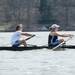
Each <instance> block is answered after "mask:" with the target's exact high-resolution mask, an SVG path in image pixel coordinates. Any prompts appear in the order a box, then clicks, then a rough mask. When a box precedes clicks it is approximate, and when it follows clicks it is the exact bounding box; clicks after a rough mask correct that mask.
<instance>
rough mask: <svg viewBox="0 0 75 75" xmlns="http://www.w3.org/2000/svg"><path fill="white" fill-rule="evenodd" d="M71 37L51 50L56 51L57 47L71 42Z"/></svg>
mask: <svg viewBox="0 0 75 75" xmlns="http://www.w3.org/2000/svg"><path fill="white" fill-rule="evenodd" d="M71 39H72V37H69V38H68V39H67V40H65V41H63V42H62V43H60V44H59V45H57V46H56V47H54V48H52V50H55V49H57V48H58V47H60V46H61V45H62V44H64V43H66V42H67V41H69V40H71Z"/></svg>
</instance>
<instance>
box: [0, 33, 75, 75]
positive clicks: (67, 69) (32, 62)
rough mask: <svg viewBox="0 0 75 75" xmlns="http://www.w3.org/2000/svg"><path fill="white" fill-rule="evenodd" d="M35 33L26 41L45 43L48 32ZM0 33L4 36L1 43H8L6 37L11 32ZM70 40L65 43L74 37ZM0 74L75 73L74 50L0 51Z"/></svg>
mask: <svg viewBox="0 0 75 75" xmlns="http://www.w3.org/2000/svg"><path fill="white" fill-rule="evenodd" d="M69 33H70V32H69ZM72 33H74V32H72ZM35 34H37V36H36V37H34V38H32V39H30V40H29V41H27V43H29V44H33V42H34V44H36V45H37V44H38V45H47V36H48V34H49V33H48V32H43V33H42V32H40V34H39V33H38V32H36V33H35ZM0 35H1V37H6V38H1V39H2V40H0V42H2V43H3V44H2V43H1V45H10V43H9V41H8V40H10V39H8V38H10V37H9V35H12V34H9V33H6V34H4V33H0ZM39 35H40V36H39ZM41 38H42V39H41ZM40 39H41V40H40ZM72 40H73V41H72ZM72 40H70V41H68V42H67V44H74V38H73V39H72ZM1 45H0V46H1ZM0 75H75V50H74V49H65V51H52V50H48V49H41V50H33V51H21V52H20V51H0Z"/></svg>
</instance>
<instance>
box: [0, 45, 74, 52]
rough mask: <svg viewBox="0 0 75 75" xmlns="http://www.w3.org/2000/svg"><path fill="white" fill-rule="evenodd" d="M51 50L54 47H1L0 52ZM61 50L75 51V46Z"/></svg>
mask: <svg viewBox="0 0 75 75" xmlns="http://www.w3.org/2000/svg"><path fill="white" fill-rule="evenodd" d="M43 48H46V49H51V48H52V47H48V46H32V47H16V48H14V47H0V50H13V51H23V50H36V49H43ZM59 48H70V49H75V46H74V45H64V46H61V47H59Z"/></svg>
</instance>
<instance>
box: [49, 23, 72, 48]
mask: <svg viewBox="0 0 75 75" xmlns="http://www.w3.org/2000/svg"><path fill="white" fill-rule="evenodd" d="M59 27H60V26H59V25H57V24H53V25H52V26H51V27H50V28H49V29H50V30H51V32H50V34H49V36H48V46H49V47H55V46H57V45H59V44H60V43H62V42H64V39H58V36H60V37H71V36H72V35H70V34H60V33H58V30H59Z"/></svg>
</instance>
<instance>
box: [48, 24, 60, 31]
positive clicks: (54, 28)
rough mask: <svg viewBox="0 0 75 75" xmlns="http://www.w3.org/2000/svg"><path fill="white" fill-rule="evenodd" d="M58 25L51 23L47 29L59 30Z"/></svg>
mask: <svg viewBox="0 0 75 75" xmlns="http://www.w3.org/2000/svg"><path fill="white" fill-rule="evenodd" d="M59 27H60V26H59V25H57V24H53V25H52V26H51V27H50V28H49V30H51V31H58V30H59Z"/></svg>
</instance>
